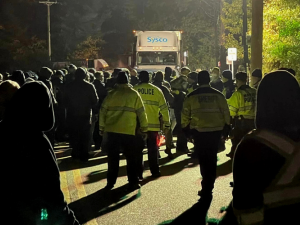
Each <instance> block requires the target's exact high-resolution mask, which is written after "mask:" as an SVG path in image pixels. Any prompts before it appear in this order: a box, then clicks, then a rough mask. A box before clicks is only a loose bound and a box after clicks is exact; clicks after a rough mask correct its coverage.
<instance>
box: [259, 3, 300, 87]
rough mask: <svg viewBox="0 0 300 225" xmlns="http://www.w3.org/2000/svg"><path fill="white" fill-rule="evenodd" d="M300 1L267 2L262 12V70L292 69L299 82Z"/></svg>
mask: <svg viewBox="0 0 300 225" xmlns="http://www.w3.org/2000/svg"><path fill="white" fill-rule="evenodd" d="M299 3H300V1H299V0H272V1H267V2H266V6H265V12H264V54H263V56H264V57H263V61H264V70H265V71H271V70H274V69H278V68H280V67H287V68H293V69H294V70H295V71H296V72H297V74H298V75H297V77H298V80H299V81H300V64H299V62H300V16H299V15H300V4H299Z"/></svg>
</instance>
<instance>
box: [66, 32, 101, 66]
mask: <svg viewBox="0 0 300 225" xmlns="http://www.w3.org/2000/svg"><path fill="white" fill-rule="evenodd" d="M103 43H104V42H103V40H102V39H101V37H100V36H96V37H92V36H88V38H87V39H86V40H85V41H83V42H82V43H80V44H78V45H77V48H76V50H75V52H73V53H72V54H70V56H69V58H70V59H71V60H74V59H75V60H80V59H98V58H100V57H101V46H102V45H103Z"/></svg>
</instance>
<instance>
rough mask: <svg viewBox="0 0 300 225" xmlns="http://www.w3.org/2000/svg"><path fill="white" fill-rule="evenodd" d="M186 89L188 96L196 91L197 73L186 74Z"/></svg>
mask: <svg viewBox="0 0 300 225" xmlns="http://www.w3.org/2000/svg"><path fill="white" fill-rule="evenodd" d="M188 83H189V86H188V89H187V94H190V93H191V92H193V91H194V90H196V89H197V88H198V87H199V85H198V73H197V72H190V73H189V74H188Z"/></svg>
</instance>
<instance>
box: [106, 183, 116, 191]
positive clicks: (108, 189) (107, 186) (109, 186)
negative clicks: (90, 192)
mask: <svg viewBox="0 0 300 225" xmlns="http://www.w3.org/2000/svg"><path fill="white" fill-rule="evenodd" d="M113 188H114V185H113V184H107V185H106V186H105V188H104V189H105V190H106V191H110V190H111V189H113Z"/></svg>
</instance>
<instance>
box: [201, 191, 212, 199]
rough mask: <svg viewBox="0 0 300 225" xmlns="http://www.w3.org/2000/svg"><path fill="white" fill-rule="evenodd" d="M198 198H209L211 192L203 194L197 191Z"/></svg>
mask: <svg viewBox="0 0 300 225" xmlns="http://www.w3.org/2000/svg"><path fill="white" fill-rule="evenodd" d="M198 196H200V197H201V198H211V197H212V192H203V191H202V190H201V191H198Z"/></svg>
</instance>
